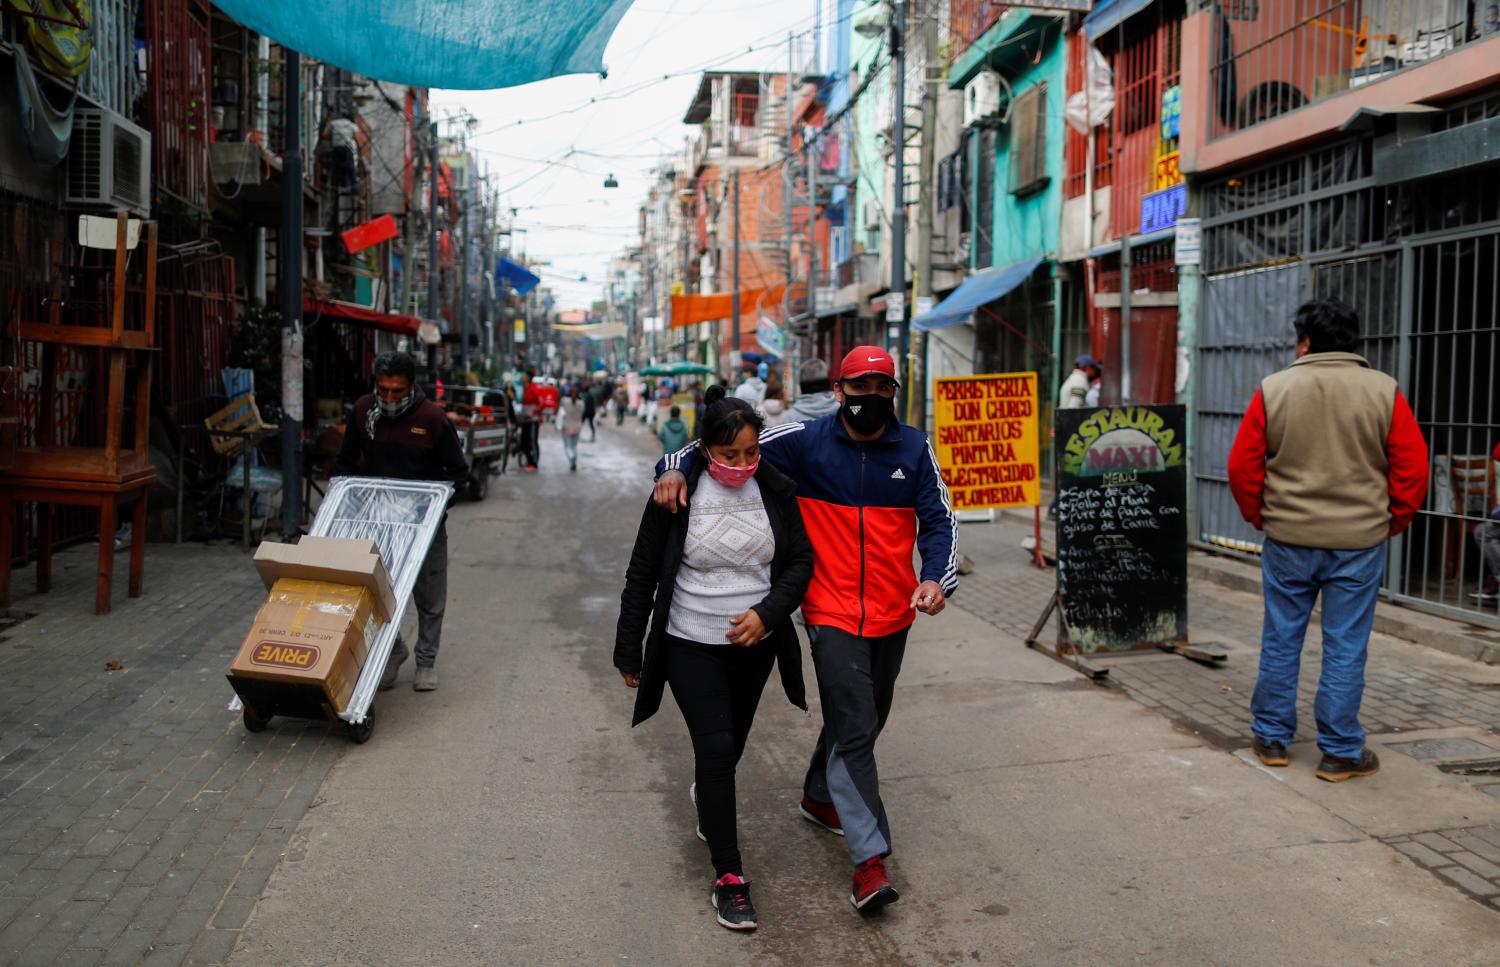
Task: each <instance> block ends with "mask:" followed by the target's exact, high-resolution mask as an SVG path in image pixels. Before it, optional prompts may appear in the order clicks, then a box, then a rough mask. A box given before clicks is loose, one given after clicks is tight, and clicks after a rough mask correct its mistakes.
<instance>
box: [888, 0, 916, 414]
mask: <svg viewBox="0 0 1500 967" xmlns="http://www.w3.org/2000/svg"><path fill="white" fill-rule="evenodd" d="M891 55H892V82H893V83H894V84H895V85H896V109H895V116H894V120H893V121H892V122H891V129H892V138H891V141H892V145H893V147H894V148H895V152H896V165H895V167H896V177H895V184H894V186H893V189H894V190H893V191H892V201H891V290H890V292H888V293H886V297H885V299H886V310H885V319H886V323H887V324H888V326H889V331H888V333H887V339H888V342H889V344H890V346H891V348H893V349H895V350H896V375H897V377H898V378H900V379H901V383H902V385H903V386H905V385H906V383H907V380H906V378H905V372H906V353H907V340H908V339H910V337H911V334H910V330H909V329H908V326H907V318H908V317H907V315H906V0H896V3H895V14H894V16H892V17H891ZM892 300H895V301H892ZM906 393H907V395H908V396H910V395H911V388H910V387H906Z"/></svg>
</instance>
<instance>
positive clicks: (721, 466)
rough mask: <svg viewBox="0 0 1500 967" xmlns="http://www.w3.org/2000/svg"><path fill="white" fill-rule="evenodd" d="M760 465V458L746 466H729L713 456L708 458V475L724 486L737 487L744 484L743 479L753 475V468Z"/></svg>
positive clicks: (745, 479)
mask: <svg viewBox="0 0 1500 967" xmlns="http://www.w3.org/2000/svg"><path fill="white" fill-rule="evenodd" d="M759 466H760V458H759V457H756V458H755V462H754V463H752V464H750V465H749V466H747V467H731V466H730V465H729V464H727V463H720V462H719V461H717V460H715V459H714V458H713V457H709V458H708V475H709V476H710V477H712V478H714V479H715V480H717V481H718V482H719V483H721V484H723V485H724V486H726V487H730V488H733V489H738V488H740V487H743V486H745V481H747V480H749V479H750V478H751V477H753V476H755V468H756V467H759Z"/></svg>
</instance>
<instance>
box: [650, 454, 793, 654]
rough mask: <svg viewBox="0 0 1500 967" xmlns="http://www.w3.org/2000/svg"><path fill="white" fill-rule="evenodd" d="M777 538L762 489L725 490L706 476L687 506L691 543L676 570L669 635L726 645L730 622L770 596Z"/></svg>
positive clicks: (753, 485) (750, 482)
mask: <svg viewBox="0 0 1500 967" xmlns="http://www.w3.org/2000/svg"><path fill="white" fill-rule="evenodd" d="M775 554H776V538H775V535H773V534H772V533H771V520H770V518H769V517H767V516H766V506H765V502H764V501H763V500H762V499H761V495H760V485H759V484H757V483H756V482H755V480H754V479H753V478H752V479H750V480H747V481H746V482H745V485H744V486H743V487H740V488H738V489H734V488H731V487H725V486H724V485H723V484H721V483H719V482H718V481H717V480H715V479H714V478H713V477H712V476H710V475H709V474H707V473H704V474H703V475H702V476H701V477H699V478H698V487H697V489H696V490H695V491H694V492H693V499H692V502H691V503H690V504H689V505H688V532H687V543H686V544H685V545H684V546H683V549H682V566H681V567H680V568H678V570H677V584H676V590H675V591H674V592H673V594H672V610H671V612H670V613H669V614H668V615H667V634H669V635H675V636H676V637H678V638H683V639H686V640H688V641H696V642H699V643H701V644H705V645H727V644H729V639H728V638H725V637H724V635H725V634H726V633H728V631H729V619H730V618H733V617H735V616H736V615H740V614H743V613H744V612H746V611H748V610H750V607H751V605H755V604H759V603H760V602H761V601H762V600H764V599H765V596H766V594H767V592H769V591H770V590H771V559H772V558H773V557H774V556H775Z"/></svg>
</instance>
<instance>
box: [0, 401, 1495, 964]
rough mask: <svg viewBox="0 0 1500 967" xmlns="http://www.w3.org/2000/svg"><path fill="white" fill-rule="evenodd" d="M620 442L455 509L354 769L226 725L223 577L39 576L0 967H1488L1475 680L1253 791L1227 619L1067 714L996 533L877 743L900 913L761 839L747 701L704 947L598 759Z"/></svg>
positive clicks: (822, 861) (1400, 677)
mask: <svg viewBox="0 0 1500 967" xmlns="http://www.w3.org/2000/svg"><path fill="white" fill-rule="evenodd" d="M651 442H652V441H651V439H650V437H649V435H648V434H647V433H646V432H645V431H644V430H643V429H641V428H638V427H637V426H634V425H631V426H627V427H626V428H625V430H624V431H621V430H617V429H616V428H614V427H613V426H612V425H611V426H608V427H601V430H600V434H599V440H598V442H597V443H594V444H589V443H587V442H586V443H584V444H583V446H582V452H581V456H580V461H579V463H580V466H579V472H578V473H577V474H571V475H570V474H568V473H567V472H566V467H565V464H564V462H563V460H562V454H561V450H560V447H559V445H558V442H557V440H556V437H555V435H552V434H550V433H549V434H548V435H547V437H546V439H545V442H544V456H543V461H542V463H543V466H542V471H541V473H539V474H536V475H531V476H508V477H506V478H504V479H502V480H500V481H498V482H497V484H496V486H495V487H494V488H492V491H491V495H490V497H489V498H488V500H486V501H485V502H484V503H480V504H461V505H459V506H458V507H457V508H456V509H455V511H454V513H453V519H452V521H451V522H450V534H451V537H450V544H451V549H452V570H451V575H450V587H449V604H448V623H447V626H446V629H445V642H444V647H443V652H442V656H441V659H440V661H439V669H440V672H441V674H442V687H441V688H440V690H438V691H437V692H435V693H431V694H418V693H415V692H413V691H412V690H411V689H410V673H411V672H410V666H409V665H408V666H407V668H406V669H404V674H403V680H402V683H401V687H400V688H398V689H397V690H396V691H394V692H390V693H385V694H383V695H381V697H380V698H379V699H378V701H377V707H378V710H379V722H378V725H377V727H376V730H375V735H374V737H373V739H372V740H371V741H370V743H369V744H367V745H364V746H353V745H351V744H350V743H348V741H347V740H346V739H344V738H343V737H342V736H339V735H335V734H330V733H329V732H328V730H327V729H326V727H325V726H323V725H320V724H304V723H300V722H295V721H287V720H280V719H278V720H276V721H275V722H274V723H273V726H272V728H271V730H269V731H267V732H265V733H262V734H260V735H250V734H248V733H246V732H245V731H244V730H243V729H242V728H241V726H240V724H239V722H238V720H237V718H235V717H234V716H232V715H231V714H230V713H228V712H226V711H225V710H224V703H225V701H226V700H227V698H228V688H227V685H226V684H225V683H224V681H223V677H222V676H223V671H224V668H225V667H226V666H227V664H228V661H229V657H230V655H231V654H232V652H233V650H234V648H235V647H236V646H237V645H238V642H239V639H240V636H241V635H242V634H243V632H244V629H245V627H246V625H247V623H248V620H249V617H250V615H251V614H252V613H253V611H254V608H255V607H256V605H257V603H258V600H259V598H260V597H261V590H260V585H259V582H258V580H257V578H256V576H255V574H254V572H253V570H252V569H251V568H250V567H249V564H248V561H247V560H246V558H245V555H244V554H243V552H241V551H240V550H238V548H235V547H204V546H201V545H197V546H185V547H181V548H178V547H171V546H156V545H153V546H152V547H151V549H150V553H149V557H148V570H147V596H146V597H144V598H142V599H140V600H138V601H130V602H122V603H121V606H120V607H118V608H117V609H116V611H115V613H114V614H112V615H111V616H109V617H106V618H95V617H93V616H92V615H91V614H89V613H88V606H87V602H88V600H89V598H90V596H91V594H92V587H91V574H90V573H89V568H88V565H87V561H88V556H89V549H88V548H82V549H77V550H75V551H72V552H69V553H67V554H65V555H62V556H60V557H59V569H60V575H59V584H60V587H59V589H58V590H56V591H54V592H53V593H52V594H51V595H49V596H46V597H40V598H39V597H36V596H28V595H25V594H21V593H18V594H17V598H16V608H17V610H18V611H19V612H34V613H36V616H35V617H31V618H29V619H27V620H24V621H21V622H19V623H17V624H15V625H14V626H13V627H11V628H9V629H6V630H5V631H4V632H3V634H4V635H5V637H4V639H3V640H0V657H3V659H4V661H5V662H6V665H5V667H6V670H7V674H6V675H5V677H4V679H3V680H0V963H5V964H9V963H15V964H33V963H36V964H52V963H57V964H88V963H121V964H132V963H137V962H144V963H152V964H155V963H173V964H175V963H219V962H224V961H226V959H227V961H228V962H229V963H232V964H235V965H261V964H351V965H352V964H402V963H431V964H528V965H529V964H554V963H555V964H577V963H605V962H615V963H645V964H699V963H704V962H715V963H750V962H756V963H786V964H857V963H877V964H957V963H989V964H1014V965H1023V964H1024V965H1033V964H1034V965H1051V964H1056V965H1075V964H1153V965H1155V964H1159V965H1193V967H1197V965H1205V964H1218V965H1239V964H1256V965H1260V964H1320V965H1339V964H1349V965H1355V964H1358V965H1369V964H1378V965H1410V964H1445V965H1446V964H1464V965H1493V964H1494V963H1496V961H1497V959H1500V958H1497V954H1496V941H1495V938H1496V937H1497V936H1500V909H1497V907H1500V900H1497V897H1500V832H1497V829H1500V798H1497V797H1495V796H1494V795H1493V793H1494V792H1495V791H1496V789H1495V788H1494V780H1493V778H1489V779H1487V778H1486V777H1485V776H1484V775H1482V774H1481V775H1463V774H1461V772H1462V771H1463V770H1458V771H1454V772H1447V771H1443V769H1440V768H1438V765H1439V764H1446V763H1449V762H1450V761H1451V760H1455V759H1458V760H1466V761H1467V760H1472V759H1475V758H1477V757H1478V756H1477V755H1476V754H1475V747H1476V746H1477V747H1479V748H1485V747H1488V748H1490V749H1492V750H1495V751H1494V756H1495V757H1500V740H1497V738H1496V736H1495V735H1494V733H1493V731H1492V730H1493V728H1494V727H1495V726H1497V725H1500V703H1497V699H1500V688H1497V687H1496V683H1497V682H1500V675H1497V674H1496V672H1495V670H1494V669H1491V668H1489V667H1487V666H1480V665H1474V664H1471V663H1468V662H1465V661H1463V660H1461V659H1458V658H1454V657H1451V656H1448V655H1443V654H1438V653H1436V652H1433V651H1430V650H1428V649H1425V648H1421V647H1419V646H1415V645H1411V644H1407V643H1403V642H1399V641H1396V640H1394V639H1391V638H1388V637H1384V636H1377V639H1376V641H1375V642H1374V644H1373V656H1372V662H1371V669H1370V694H1369V696H1368V701H1367V710H1368V714H1367V716H1366V718H1367V722H1368V724H1370V725H1371V726H1372V729H1376V730H1379V731H1380V732H1381V733H1382V734H1380V735H1378V736H1376V737H1375V739H1374V740H1373V742H1374V744H1375V745H1376V747H1377V748H1378V749H1379V751H1380V752H1381V754H1382V757H1383V760H1384V762H1385V769H1384V771H1383V772H1382V773H1381V774H1380V775H1379V776H1377V777H1374V778H1372V779H1369V780H1361V781H1359V782H1351V783H1346V784H1341V785H1330V784H1326V783H1319V782H1316V781H1315V780H1314V779H1313V777H1312V766H1313V764H1314V763H1315V758H1316V752H1315V750H1314V749H1313V748H1312V746H1311V743H1310V742H1299V743H1298V744H1297V745H1296V746H1295V747H1294V749H1293V767H1292V768H1291V769H1289V770H1278V771H1275V772H1272V771H1270V770H1265V769H1263V768H1261V767H1259V766H1258V765H1254V764H1252V763H1251V761H1250V760H1248V759H1247V757H1246V756H1245V754H1244V753H1243V751H1242V747H1243V745H1244V744H1245V743H1246V741H1247V736H1248V733H1247V730H1246V727H1245V718H1246V713H1245V707H1246V705H1247V703H1248V694H1249V687H1250V683H1251V682H1252V681H1253V674H1254V663H1255V640H1256V628H1257V627H1258V623H1259V607H1258V603H1257V601H1256V599H1255V598H1254V597H1253V596H1252V595H1250V594H1247V593H1244V592H1239V591H1229V590H1225V589H1223V588H1221V587H1218V586H1215V585H1209V584H1203V583H1199V584H1197V585H1196V586H1195V589H1194V597H1193V624H1194V634H1195V637H1197V638H1199V639H1201V640H1214V641H1218V642H1221V643H1223V644H1224V645H1225V646H1226V647H1227V648H1228V650H1229V651H1230V662H1229V664H1228V665H1227V666H1226V667H1224V668H1222V669H1206V668H1202V667H1201V666H1198V665H1194V664H1192V663H1190V662H1187V661H1185V660H1183V659H1181V658H1177V657H1174V656H1165V655H1163V656H1147V657H1141V658H1131V659H1124V660H1120V661H1117V662H1116V663H1115V664H1114V667H1113V669H1112V673H1111V679H1112V681H1113V683H1112V684H1111V685H1109V686H1107V687H1098V686H1094V685H1090V684H1087V683H1086V682H1084V681H1083V680H1082V679H1081V678H1080V677H1079V676H1077V675H1076V674H1074V673H1073V672H1072V671H1070V670H1069V669H1067V668H1065V667H1063V666H1062V665H1060V664H1057V663H1056V662H1053V661H1052V660H1050V659H1048V658H1046V657H1044V656H1042V655H1039V654H1037V653H1034V652H1031V651H1028V650H1027V649H1025V648H1024V647H1023V646H1022V644H1021V641H1020V638H1021V637H1022V635H1024V632H1025V630H1026V629H1028V628H1029V626H1030V625H1031V623H1032V622H1033V621H1034V619H1035V616H1036V614H1037V613H1038V612H1039V611H1040V609H1041V606H1042V604H1043V603H1044V602H1045V598H1046V595H1047V592H1048V583H1047V578H1046V577H1045V576H1044V575H1041V574H1040V573H1038V572H1035V571H1032V570H1031V569H1029V568H1028V566H1027V564H1026V560H1025V557H1024V555H1023V554H1022V553H1021V552H1020V551H1019V549H1018V548H1017V542H1018V541H1019V539H1020V537H1021V536H1024V528H1022V527H1021V526H1019V525H1018V524H1014V523H1009V522H1002V523H999V524H994V525H977V524H976V525H965V526H964V528H963V531H962V534H961V541H962V546H963V547H964V549H965V550H966V551H967V552H968V553H969V554H970V556H971V557H973V559H974V561H975V564H976V567H977V569H978V570H977V571H976V573H975V574H974V575H972V576H970V577H969V578H967V579H966V582H965V586H964V588H963V590H962V591H961V592H960V596H959V597H958V598H956V599H955V602H954V603H955V607H952V608H950V609H949V610H948V611H946V612H945V613H944V614H943V615H941V616H940V617H938V618H935V619H925V618H924V619H923V620H922V621H921V622H920V623H919V625H918V628H917V631H916V633H915V634H914V636H913V642H912V646H911V648H910V649H909V651H908V655H907V660H906V666H905V669H904V671H903V675H902V678H901V683H900V687H899V688H898V694H897V698H896V707H895V712H894V714H893V717H892V723H891V726H890V729H889V731H888V733H887V735H886V736H885V737H884V738H883V739H882V743H881V747H880V751H881V760H880V761H881V765H882V767H883V768H882V777H883V780H884V786H885V788H886V790H887V792H888V806H889V808H890V810H891V814H892V820H893V828H894V838H895V850H896V852H895V855H894V859H893V861H892V873H893V876H894V877H895V878H896V882H897V883H898V885H899V886H900V887H901V888H902V889H903V891H904V897H903V899H902V901H901V902H900V903H899V904H897V905H896V906H894V907H892V908H890V910H889V911H888V912H887V913H886V914H885V915H884V916H883V917H881V918H879V919H873V920H869V921H866V920H862V919H861V918H859V917H858V916H857V915H856V914H855V913H854V912H853V911H852V910H851V909H850V907H849V903H848V899H847V896H848V860H847V855H846V854H845V852H844V850H843V844H842V841H840V840H835V839H833V838H831V837H829V836H828V835H827V834H824V833H821V832H820V831H818V830H816V829H815V828H814V827H812V826H811V825H809V824H807V823H805V822H803V821H802V820H800V819H799V818H798V817H797V814H796V808H795V804H796V799H797V795H798V792H799V789H800V781H801V775H802V770H803V767H804V765H805V759H806V755H807V753H808V751H809V750H810V748H811V745H812V742H813V738H814V736H815V734H816V728H817V722H818V718H817V714H818V709H817V706H816V703H814V707H813V713H812V715H804V714H802V713H801V712H799V711H798V710H796V709H794V708H792V707H791V706H789V705H788V704H787V703H786V702H785V701H784V700H783V698H782V696H781V695H780V693H779V691H778V690H776V689H775V688H774V687H771V688H768V689H767V692H766V695H765V698H764V700H763V703H762V710H761V714H760V717H759V719H758V721H757V724H756V730H755V732H754V733H753V734H752V736H751V740H750V745H749V749H748V751H747V754H746V760H745V762H744V763H743V764H742V766H741V769H740V781H739V790H740V804H741V839H742V844H743V846H744V851H745V861H746V868H747V872H748V874H749V876H750V877H751V878H752V880H753V882H754V884H755V886H754V889H755V897H756V902H757V905H758V906H759V907H760V911H761V916H762V923H763V926H762V928H761V929H760V930H759V931H758V932H757V933H756V934H755V935H753V936H737V935H732V934H730V933H728V932H727V931H724V930H722V929H720V928H718V927H717V926H715V924H714V921H713V915H712V910H711V909H710V907H709V905H708V903H707V902H706V900H707V895H708V887H709V866H708V862H707V855H706V850H705V849H704V847H703V844H702V843H700V842H699V841H698V840H697V839H696V838H695V837H694V835H693V813H692V807H691V805H690V803H689V801H688V797H687V784H688V781H689V779H690V776H691V770H692V757H691V752H690V749H689V746H688V741H687V735H686V731H685V729H684V727H683V725H682V722H681V718H680V716H679V715H678V713H677V711H676V709H675V708H674V707H673V706H672V705H671V703H670V702H668V703H667V704H666V705H665V706H664V708H663V711H662V713H661V714H659V715H658V716H657V717H656V718H654V719H652V720H651V721H650V722H648V723H646V724H645V725H643V726H641V727H640V728H637V729H635V730H631V729H630V728H629V725H628V720H629V706H630V698H631V696H630V694H629V693H628V692H627V690H626V689H625V688H624V687H623V686H622V685H621V683H620V681H619V677H618V675H617V674H616V673H615V672H614V670H613V669H612V668H611V667H610V664H609V657H610V648H611V644H612V639H613V631H614V619H615V610H616V604H617V600H618V594H619V590H620V583H621V575H622V573H623V567H624V560H625V557H626V555H627V554H628V551H629V542H630V540H631V538H632V537H633V534H634V531H635V525H636V522H637V520H638V518H639V513H640V509H641V507H642V506H643V504H644V500H645V493H646V488H647V485H648V481H649V477H650V473H649V460H650V455H651V453H652V449H651ZM30 578H31V573H30V571H23V572H20V573H19V574H18V575H17V578H16V585H17V591H18V592H20V591H22V590H23V589H24V588H25V586H26V583H27V582H28V581H29V580H30ZM1315 641H1316V640H1315V639H1313V641H1311V642H1310V647H1309V652H1310V653H1312V652H1315V651H1316V649H1315V647H1313V646H1314V645H1315ZM1312 657H1313V656H1312V654H1310V655H1309V659H1311V658H1312ZM109 662H118V663H119V664H120V665H121V666H123V667H121V668H119V669H118V670H113V671H110V670H106V669H107V663H109ZM807 674H808V676H809V681H811V666H810V662H809V663H808V668H807ZM1311 684H1312V683H1311V681H1308V682H1306V683H1305V686H1306V689H1307V690H1308V692H1309V696H1310V686H1311ZM1306 718H1307V720H1308V724H1309V725H1310V713H1307V714H1306ZM1397 729H1400V730H1401V731H1400V732H1397V731H1395V730H1397ZM1411 743H1419V744H1417V745H1412V744H1411ZM1450 768H1451V766H1450ZM232 950H233V951H234V952H233V953H232V954H231V951H232Z"/></svg>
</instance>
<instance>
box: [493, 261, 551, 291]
mask: <svg viewBox="0 0 1500 967" xmlns="http://www.w3.org/2000/svg"><path fill="white" fill-rule="evenodd" d="M495 278H497V279H500V280H501V281H503V282H506V283H508V284H509V285H510V287H511V288H513V289H515V290H516V291H517V292H519V293H520V294H521V295H525V294H526V293H528V292H530V291H531V290H532V289H535V288H536V287H537V285H538V284H539V283H540V282H541V281H542V280H541V279H539V278H537V277H536V275H535V274H534V273H533V272H532V271H531V270H530V269H528V268H527V267H526V266H524V265H522V264H521V263H520V262H515V261H512V260H510V259H508V258H506V257H505V256H503V255H502V256H500V258H498V259H496V260H495Z"/></svg>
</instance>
